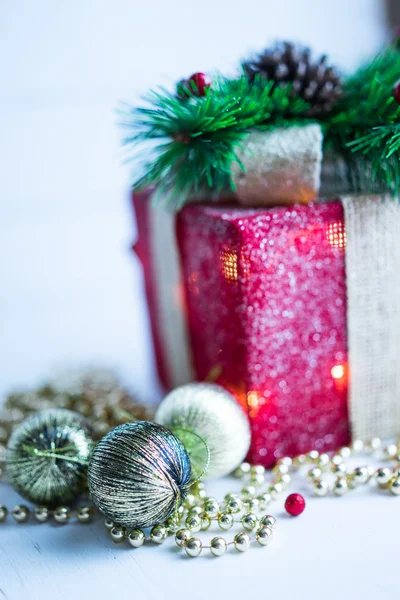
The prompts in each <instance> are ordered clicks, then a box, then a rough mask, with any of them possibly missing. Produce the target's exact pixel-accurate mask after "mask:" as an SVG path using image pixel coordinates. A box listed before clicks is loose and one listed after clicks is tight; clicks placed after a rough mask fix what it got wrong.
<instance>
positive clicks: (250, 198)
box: [231, 124, 322, 206]
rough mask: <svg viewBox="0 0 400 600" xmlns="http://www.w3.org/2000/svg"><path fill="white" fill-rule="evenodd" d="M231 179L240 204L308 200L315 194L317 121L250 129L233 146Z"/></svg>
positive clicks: (318, 144) (318, 170)
mask: <svg viewBox="0 0 400 600" xmlns="http://www.w3.org/2000/svg"><path fill="white" fill-rule="evenodd" d="M236 154H237V156H238V158H239V160H240V161H241V162H242V164H243V166H244V168H245V170H244V171H243V170H242V168H241V167H240V165H239V164H238V162H236V161H235V162H233V163H232V167H231V170H232V179H233V181H234V183H235V185H236V194H237V197H238V200H239V202H240V203H241V204H245V205H247V206H276V205H277V204H295V203H296V202H301V203H303V204H304V203H307V202H310V201H311V200H314V199H316V198H317V196H318V190H319V186H320V178H321V163H322V132H321V127H320V126H319V125H317V124H311V125H301V126H300V125H298V126H292V127H286V128H279V129H274V130H272V131H253V132H251V133H249V134H248V136H247V138H246V139H245V140H244V141H243V142H242V144H240V145H239V146H238V147H237V149H236Z"/></svg>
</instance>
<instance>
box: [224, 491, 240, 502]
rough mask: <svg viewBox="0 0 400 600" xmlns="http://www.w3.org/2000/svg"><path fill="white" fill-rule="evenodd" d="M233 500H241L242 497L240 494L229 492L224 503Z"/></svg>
mask: <svg viewBox="0 0 400 600" xmlns="http://www.w3.org/2000/svg"><path fill="white" fill-rule="evenodd" d="M231 498H236V500H239V499H240V496H239V494H233V493H232V492H229V493H228V494H225V497H224V501H225V502H228V501H229V500H230V499H231Z"/></svg>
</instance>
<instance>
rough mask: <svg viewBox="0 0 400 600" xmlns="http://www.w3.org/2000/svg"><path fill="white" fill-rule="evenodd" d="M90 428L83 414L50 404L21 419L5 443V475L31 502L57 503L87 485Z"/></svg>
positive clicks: (73, 497) (53, 504)
mask: <svg viewBox="0 0 400 600" xmlns="http://www.w3.org/2000/svg"><path fill="white" fill-rule="evenodd" d="M90 434H91V429H90V426H89V423H88V421H87V420H86V419H85V418H84V417H82V415H80V414H78V413H76V412H73V411H71V410H66V409H61V408H49V409H47V410H43V411H41V412H38V413H35V414H34V415H32V416H30V417H28V418H27V419H25V421H23V422H22V423H21V424H20V425H19V426H18V427H17V428H16V429H15V430H14V432H13V434H12V435H11V438H10V440H9V443H8V446H7V453H6V461H7V479H8V481H9V482H10V484H11V485H12V486H13V488H14V489H15V490H16V491H17V492H19V493H20V494H21V496H24V497H25V498H27V499H28V500H30V501H31V502H33V503H35V504H39V505H50V506H57V505H59V504H64V503H69V502H71V501H72V500H74V499H75V498H77V497H78V496H79V494H80V493H81V492H82V491H83V489H84V487H85V485H86V470H87V463H88V460H89V455H90V452H91V449H92V440H91V437H90Z"/></svg>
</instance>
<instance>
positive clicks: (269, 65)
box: [243, 42, 342, 116]
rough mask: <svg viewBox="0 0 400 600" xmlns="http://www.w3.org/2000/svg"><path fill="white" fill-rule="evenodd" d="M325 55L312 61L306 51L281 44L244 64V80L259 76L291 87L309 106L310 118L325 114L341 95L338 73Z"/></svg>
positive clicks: (294, 46) (290, 44)
mask: <svg viewBox="0 0 400 600" xmlns="http://www.w3.org/2000/svg"><path fill="white" fill-rule="evenodd" d="M327 60H328V58H327V56H326V55H325V54H324V55H322V56H320V57H318V58H317V59H313V58H312V55H311V51H310V49H309V48H304V47H301V46H296V45H295V44H292V43H291V42H280V43H277V44H276V45H275V46H274V47H272V48H266V49H265V50H264V51H263V52H262V53H261V54H260V55H259V56H258V57H257V58H255V59H253V60H249V61H247V62H245V63H244V64H243V68H244V72H245V73H246V75H247V77H248V78H249V79H250V80H251V81H254V79H255V78H256V77H257V76H258V77H261V78H262V79H265V80H266V81H268V82H269V81H271V82H273V83H274V84H275V85H282V84H288V83H289V84H291V86H292V90H293V94H294V95H296V96H300V97H301V98H303V99H304V100H305V101H306V102H308V103H309V104H310V105H311V109H310V110H309V111H308V114H309V115H310V116H316V115H320V114H323V113H326V112H328V111H329V110H331V109H332V107H333V106H334V104H335V102H336V101H337V100H338V98H339V97H340V96H341V94H342V84H341V79H340V76H339V74H338V72H337V70H336V69H335V68H334V67H332V66H330V65H328V64H327Z"/></svg>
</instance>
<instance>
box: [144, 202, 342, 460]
mask: <svg viewBox="0 0 400 600" xmlns="http://www.w3.org/2000/svg"><path fill="white" fill-rule="evenodd" d="M343 219H344V217H343V209H342V206H341V204H340V203H339V202H332V203H329V204H317V205H313V206H311V205H309V206H296V207H291V208H275V209H244V208H237V207H235V208H229V207H226V206H225V207H215V206H209V205H208V206H207V205H189V206H187V207H185V208H184V209H183V210H182V211H181V212H180V213H179V215H178V217H177V235H178V241H179V247H180V254H181V262H182V270H183V279H184V289H185V292H186V305H187V319H188V325H189V330H190V338H191V345H192V351H193V359H194V366H195V370H196V373H197V377H198V379H200V380H202V379H204V378H205V377H206V376H207V375H208V374H209V372H210V370H211V369H213V368H215V367H218V368H219V369H220V373H221V374H220V376H219V379H218V382H219V383H221V384H223V385H224V386H225V387H227V388H228V389H230V390H231V391H232V392H233V393H234V394H235V395H236V397H237V398H238V400H239V401H240V402H241V403H242V404H243V406H244V407H245V409H246V410H247V411H248V414H249V417H250V421H251V427H252V446H251V450H250V453H249V457H248V458H249V460H250V461H251V462H254V463H261V464H264V465H265V466H271V465H272V464H273V463H274V462H275V461H276V459H277V458H279V457H281V456H283V455H291V456H293V455H296V454H298V453H301V452H306V451H308V450H311V449H313V448H316V449H318V450H320V451H329V450H333V449H335V448H337V447H338V446H341V445H344V444H346V443H348V442H349V438H350V431H349V422H348V412H347V379H346V378H347V342H346V287H345V263H344V252H345V249H344V246H345V237H344V225H343ZM150 308H151V307H150ZM150 312H151V313H152V312H153V315H152V317H153V319H154V317H155V315H154V309H153V311H152V310H151V311H150ZM332 369H333V371H332ZM332 373H333V374H332Z"/></svg>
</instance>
